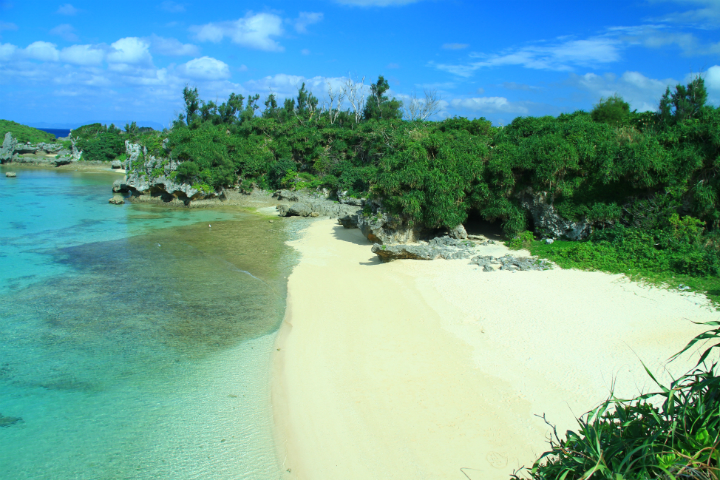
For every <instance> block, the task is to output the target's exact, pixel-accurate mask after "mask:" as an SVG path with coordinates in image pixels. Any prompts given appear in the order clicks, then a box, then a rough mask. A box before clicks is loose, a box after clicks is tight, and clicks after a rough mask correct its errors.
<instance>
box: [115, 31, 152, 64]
mask: <svg viewBox="0 0 720 480" xmlns="http://www.w3.org/2000/svg"><path fill="white" fill-rule="evenodd" d="M111 47H112V48H111V50H110V52H109V53H108V54H107V61H108V63H116V64H125V65H149V64H152V56H151V55H150V51H149V49H150V43H149V42H147V41H145V40H143V39H140V38H137V37H126V38H121V39H120V40H118V41H117V42H115V43H113V44H112V45H111Z"/></svg>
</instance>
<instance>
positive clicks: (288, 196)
mask: <svg viewBox="0 0 720 480" xmlns="http://www.w3.org/2000/svg"><path fill="white" fill-rule="evenodd" d="M273 197H274V198H277V199H278V200H282V201H289V202H293V203H291V204H288V205H278V206H277V210H278V213H279V214H280V216H281V217H330V218H348V217H356V218H357V216H358V213H359V212H360V210H361V209H360V207H358V206H354V205H346V204H342V203H336V202H333V201H331V200H328V199H327V198H326V197H325V195H323V194H319V193H311V192H296V191H290V190H278V191H276V192H275V193H273Z"/></svg>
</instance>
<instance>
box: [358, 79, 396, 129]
mask: <svg viewBox="0 0 720 480" xmlns="http://www.w3.org/2000/svg"><path fill="white" fill-rule="evenodd" d="M388 90H390V84H389V83H388V81H387V80H385V77H383V76H382V75H380V76H379V77H378V81H377V83H373V84H371V85H370V97H368V99H367V102H366V103H365V111H364V112H363V117H364V118H365V120H370V119H372V118H374V119H377V120H393V119H401V118H402V110H401V108H402V102H401V101H400V100H396V99H395V98H393V99H389V98H388V97H387V95H385V92H387V91H388Z"/></svg>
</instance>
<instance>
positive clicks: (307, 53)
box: [300, 48, 310, 55]
mask: <svg viewBox="0 0 720 480" xmlns="http://www.w3.org/2000/svg"><path fill="white" fill-rule="evenodd" d="M300 53H301V54H303V55H310V50H308V49H307V48H303V49H302V50H300Z"/></svg>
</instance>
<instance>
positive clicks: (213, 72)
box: [178, 57, 230, 80]
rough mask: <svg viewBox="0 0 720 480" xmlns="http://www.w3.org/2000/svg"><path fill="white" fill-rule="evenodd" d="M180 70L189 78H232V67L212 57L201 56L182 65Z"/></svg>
mask: <svg viewBox="0 0 720 480" xmlns="http://www.w3.org/2000/svg"><path fill="white" fill-rule="evenodd" d="M178 72H179V73H180V74H181V75H182V76H183V77H187V78H192V79H200V80H224V79H227V78H230V67H228V64H227V63H225V62H222V61H220V60H217V59H215V58H212V57H200V58H195V59H193V60H190V61H189V62H187V63H185V64H183V65H180V66H179V67H178Z"/></svg>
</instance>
